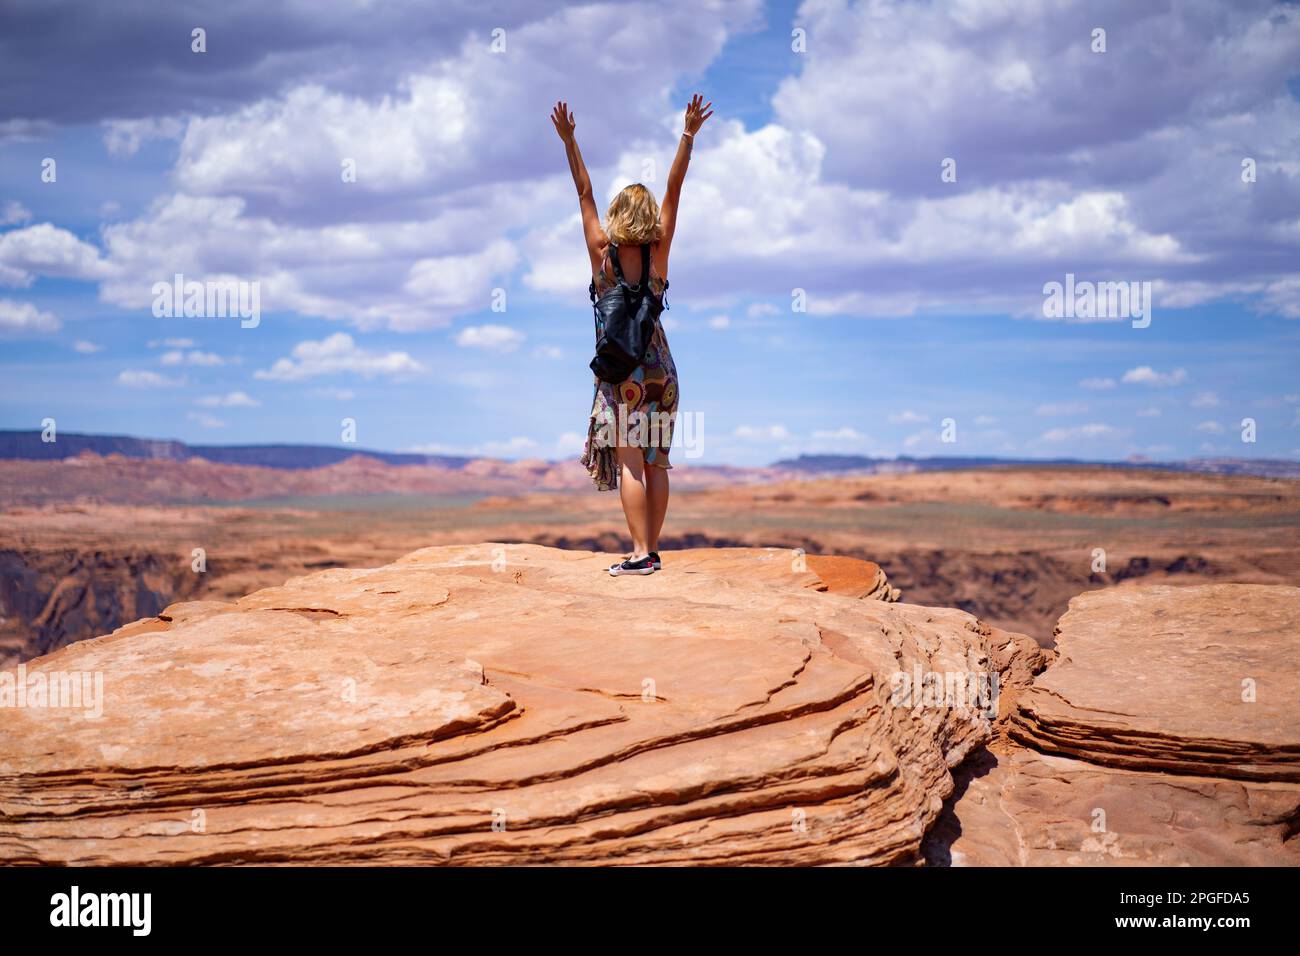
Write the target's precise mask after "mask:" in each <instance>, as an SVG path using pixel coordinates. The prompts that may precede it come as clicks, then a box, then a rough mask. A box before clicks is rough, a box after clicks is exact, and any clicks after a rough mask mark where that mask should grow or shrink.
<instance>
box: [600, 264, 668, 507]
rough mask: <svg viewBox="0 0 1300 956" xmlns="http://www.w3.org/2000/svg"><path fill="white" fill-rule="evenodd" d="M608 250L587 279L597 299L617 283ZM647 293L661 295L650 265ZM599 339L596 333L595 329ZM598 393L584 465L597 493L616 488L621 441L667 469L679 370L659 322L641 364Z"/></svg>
mask: <svg viewBox="0 0 1300 956" xmlns="http://www.w3.org/2000/svg"><path fill="white" fill-rule="evenodd" d="M608 262H609V252H608V251H607V252H606V253H605V258H604V260H602V261H601V266H600V269H601V271H600V272H598V273H597V274H595V275H593V276H592V277H591V279H592V282H593V283H594V284H595V291H596V297H597V298H599V297H600V296H602V295H604V294H605V293H606V292H608V291H609V290H610V289H611V288H613V287H614V285H615V284H616V281H617V280H615V278H614V277H613V276H612V275H610V274H607V273H606V271H605V270H606V264H607V263H608ZM650 289H651V291H652V292H654V294H655V295H657V296H662V295H663V292H664V280H663V279H661V278H660V277H659V276H657V275H655V274H654V266H653V264H652V265H651V267H650ZM596 338H597V339H599V338H600V330H599V329H598V330H596ZM595 381H596V395H595V398H594V399H593V400H592V404H591V415H590V416H589V418H588V420H587V442H586V446H585V447H584V448H583V452H582V459H581V460H582V464H583V465H584V466H586V469H587V473H588V474H589V475H590V476H591V480H592V481H593V482H595V484H596V488H597V490H599V491H613V490H615V489H616V488H618V474H619V467H618V454H617V449H616V447H615V446H616V445H617V444H619V442H620V440H621V441H623V442H625V443H626V444H630V445H638V446H640V447H641V451H642V454H643V455H644V457H645V463H646V464H647V465H654V466H656V467H658V468H671V467H672V465H671V464H670V463H669V461H668V450H669V447H670V446H671V445H672V441H673V425H674V424H675V422H676V416H677V402H678V398H679V396H678V391H677V367H676V366H675V365H674V364H673V356H672V353H671V352H670V351H669V350H668V336H667V335H666V334H665V333H664V327H663V323H662V322H660V321H658V320H656V321H655V330H654V335H653V336H651V339H650V345H649V347H648V348H647V349H646V353H645V355H644V356H643V357H642V359H641V365H640V366H639V367H638V368H637V369H636V371H634V372H633V373H632V374H631V375H630V376H629V377H628V379H627V381H625V382H620V383H619V384H617V385H614V384H611V383H610V382H602V381H601V380H600V379H599V378H597V379H596V380H595Z"/></svg>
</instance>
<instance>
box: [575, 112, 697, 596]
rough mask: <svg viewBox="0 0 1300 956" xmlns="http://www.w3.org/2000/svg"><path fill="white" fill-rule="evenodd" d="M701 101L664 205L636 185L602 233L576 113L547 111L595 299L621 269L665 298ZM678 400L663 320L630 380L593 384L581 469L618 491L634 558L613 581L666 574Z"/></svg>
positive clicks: (617, 200) (617, 568)
mask: <svg viewBox="0 0 1300 956" xmlns="http://www.w3.org/2000/svg"><path fill="white" fill-rule="evenodd" d="M701 100H703V97H702V96H700V95H699V94H698V93H697V94H696V95H695V96H693V97H691V102H690V104H689V105H688V106H687V107H686V123H685V127H686V128H685V131H684V132H683V133H682V138H681V140H680V141H679V142H678V144H677V156H676V158H675V159H674V160H673V167H672V169H671V170H670V171H669V173H668V186H667V188H666V189H665V190H664V201H663V205H662V206H660V205H659V204H658V203H656V202H655V197H654V194H653V193H651V192H650V190H648V189H646V187H645V186H643V185H641V184H640V183H633V184H632V185H631V186H628V187H627V188H625V189H624V190H623V191H622V192H620V193H619V194H618V195H617V196H615V197H614V201H613V202H611V203H610V204H609V210H608V212H607V213H606V218H605V225H604V228H602V227H601V223H600V217H599V215H598V214H597V213H596V202H595V200H594V199H593V198H592V193H591V178H590V177H589V176H588V175H587V167H586V166H585V165H583V162H582V153H581V152H579V151H578V143H577V141H576V140H575V139H574V136H573V128H574V121H573V114H572V113H570V112H569V110H568V104H567V103H564V102H563V101H561V102H559V103H556V104H555V108H554V109H553V110H552V111H551V122H552V123H553V124H554V125H555V131H556V132H557V133H558V134H559V135H560V139H561V140H562V141H563V142H564V151H565V153H566V154H567V156H568V158H569V171H570V172H571V173H572V174H573V183H574V185H575V186H577V187H578V205H579V207H580V208H581V209H582V230H583V233H584V234H585V235H586V238H587V255H588V257H589V258H590V259H591V271H592V278H591V281H592V285H591V291H592V293H593V294H594V295H595V296H596V297H597V298H599V297H600V296H601V295H602V294H603V293H604V292H606V291H608V290H609V289H610V288H611V287H612V286H613V285H614V284H615V283H616V282H617V281H618V280H617V273H618V271H619V267H621V271H622V275H623V277H624V279H625V281H626V282H627V283H628V284H629V285H634V286H635V285H639V284H640V283H641V282H642V281H643V280H645V281H646V282H647V283H648V288H649V290H650V291H651V292H652V293H653V294H654V295H655V296H662V295H663V292H664V289H665V288H666V286H667V284H668V250H669V247H670V246H671V245H672V241H673V232H674V230H675V229H676V228H677V204H678V200H679V199H680V197H681V193H682V183H683V182H684V181H685V179H686V167H687V164H688V163H689V162H690V159H691V146H692V144H693V142H694V139H695V134H696V133H697V132H699V129H700V127H701V126H703V125H704V121H705V120H707V119H708V118H709V117H710V116H712V115H713V111H712V110H710V109H709V107H710V106H712V105H713V103H712V101H710V102H708V103H705V104H704V105H703V106H701V105H700V103H701ZM706 111H707V112H706ZM646 244H648V245H649V246H650V275H649V276H648V277H645V276H642V275H641V261H642V260H641V247H642V246H643V245H646ZM611 252H613V253H614V254H615V255H617V257H618V264H617V266H615V265H614V263H612V262H611V261H610V258H611V256H610V253H611ZM678 399H679V396H678V388H677V369H676V367H675V366H674V365H673V357H672V353H671V352H669V351H668V338H667V336H666V335H665V334H664V330H663V326H662V325H661V324H660V323H659V322H658V321H657V320H656V322H655V330H654V336H653V338H652V339H651V341H650V347H649V348H648V349H647V350H646V354H645V356H644V357H643V359H642V362H641V365H640V367H639V368H637V369H636V371H634V372H633V373H632V374H631V375H630V376H629V377H628V379H627V381H625V382H621V383H618V384H616V385H615V384H611V383H608V382H602V381H600V380H599V379H597V380H596V396H595V400H594V401H593V402H592V408H591V416H590V418H589V419H588V423H587V445H586V448H585V449H584V451H583V453H582V463H583V464H584V465H586V467H587V472H588V474H590V475H591V478H592V481H594V482H595V483H596V487H597V488H598V489H599V490H600V491H609V490H611V489H613V488H618V489H619V497H620V499H621V501H622V503H623V514H624V516H625V517H626V518H627V530H628V531H629V532H630V533H631V535H632V553H631V554H629V555H628V556H627V558H626V559H625V560H624V561H622V562H619V563H617V564H614V565H611V566H610V569H609V573H610V574H613V575H619V574H653V573H654V572H655V571H657V570H658V569H659V568H661V567H662V566H663V564H662V561H661V560H660V557H659V531H660V529H661V528H662V527H663V524H664V516H665V515H666V514H667V513H668V469H669V468H671V467H672V465H670V464H669V463H668V449H669V446H670V445H671V444H672V424H671V423H672V421H673V416H675V415H676V413H677V402H678ZM661 423H667V427H661ZM622 436H628V438H627V440H626V441H621V440H619V439H620V438H622ZM611 438H612V439H613V440H612V441H611Z"/></svg>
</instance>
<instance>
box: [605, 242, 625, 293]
mask: <svg viewBox="0 0 1300 956" xmlns="http://www.w3.org/2000/svg"><path fill="white" fill-rule="evenodd" d="M605 255H606V256H608V257H609V261H610V264H611V265H613V266H614V275H615V276H616V277H617V278H618V281H619V282H621V283H622V284H623V285H627V280H626V279H624V278H623V263H621V262H619V261H618V243H617V242H611V243H610V244H609V249H607V250H606V251H605Z"/></svg>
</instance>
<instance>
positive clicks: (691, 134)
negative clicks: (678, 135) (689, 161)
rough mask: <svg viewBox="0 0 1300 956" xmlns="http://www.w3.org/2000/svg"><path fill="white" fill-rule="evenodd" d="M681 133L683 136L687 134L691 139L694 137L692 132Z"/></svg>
mask: <svg viewBox="0 0 1300 956" xmlns="http://www.w3.org/2000/svg"><path fill="white" fill-rule="evenodd" d="M682 135H683V136H689V137H690V138H691V139H694V138H695V134H694V133H687V132H683V133H682Z"/></svg>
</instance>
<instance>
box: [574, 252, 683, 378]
mask: <svg viewBox="0 0 1300 956" xmlns="http://www.w3.org/2000/svg"><path fill="white" fill-rule="evenodd" d="M609 250H610V257H609V258H610V260H611V261H612V262H613V263H614V275H615V276H616V277H617V279H618V283H617V284H616V285H615V286H614V288H612V289H610V290H609V291H608V292H606V293H605V294H604V295H602V296H601V297H600V298H599V299H597V298H596V280H595V279H592V282H591V286H590V287H589V289H588V291H589V292H590V294H591V303H592V306H593V307H594V309H595V319H596V335H597V338H596V357H595V358H593V359H592V360H591V370H592V371H593V372H595V373H596V377H597V378H598V379H600V380H601V381H602V382H609V383H610V384H612V385H617V384H619V383H620V382H624V381H626V380H627V377H628V376H629V375H631V374H632V373H633V372H635V371H636V369H637V366H639V365H640V364H641V362H642V361H643V359H644V357H645V353H646V350H647V349H648V348H649V347H650V339H651V338H652V337H653V336H654V332H655V323H656V322H657V321H658V320H659V313H660V312H662V311H663V310H664V309H665V308H667V303H666V302H665V301H664V299H663V296H662V294H660V295H658V296H657V295H655V294H654V293H653V292H652V291H650V246H649V245H648V244H645V243H643V244H642V246H641V281H640V282H638V283H637V284H636V285H629V284H628V282H627V280H626V279H624V278H623V266H622V263H620V262H619V261H618V246H617V245H616V244H615V243H612V242H611V243H610V244H609ZM667 291H668V283H667V281H665V282H664V292H667Z"/></svg>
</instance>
